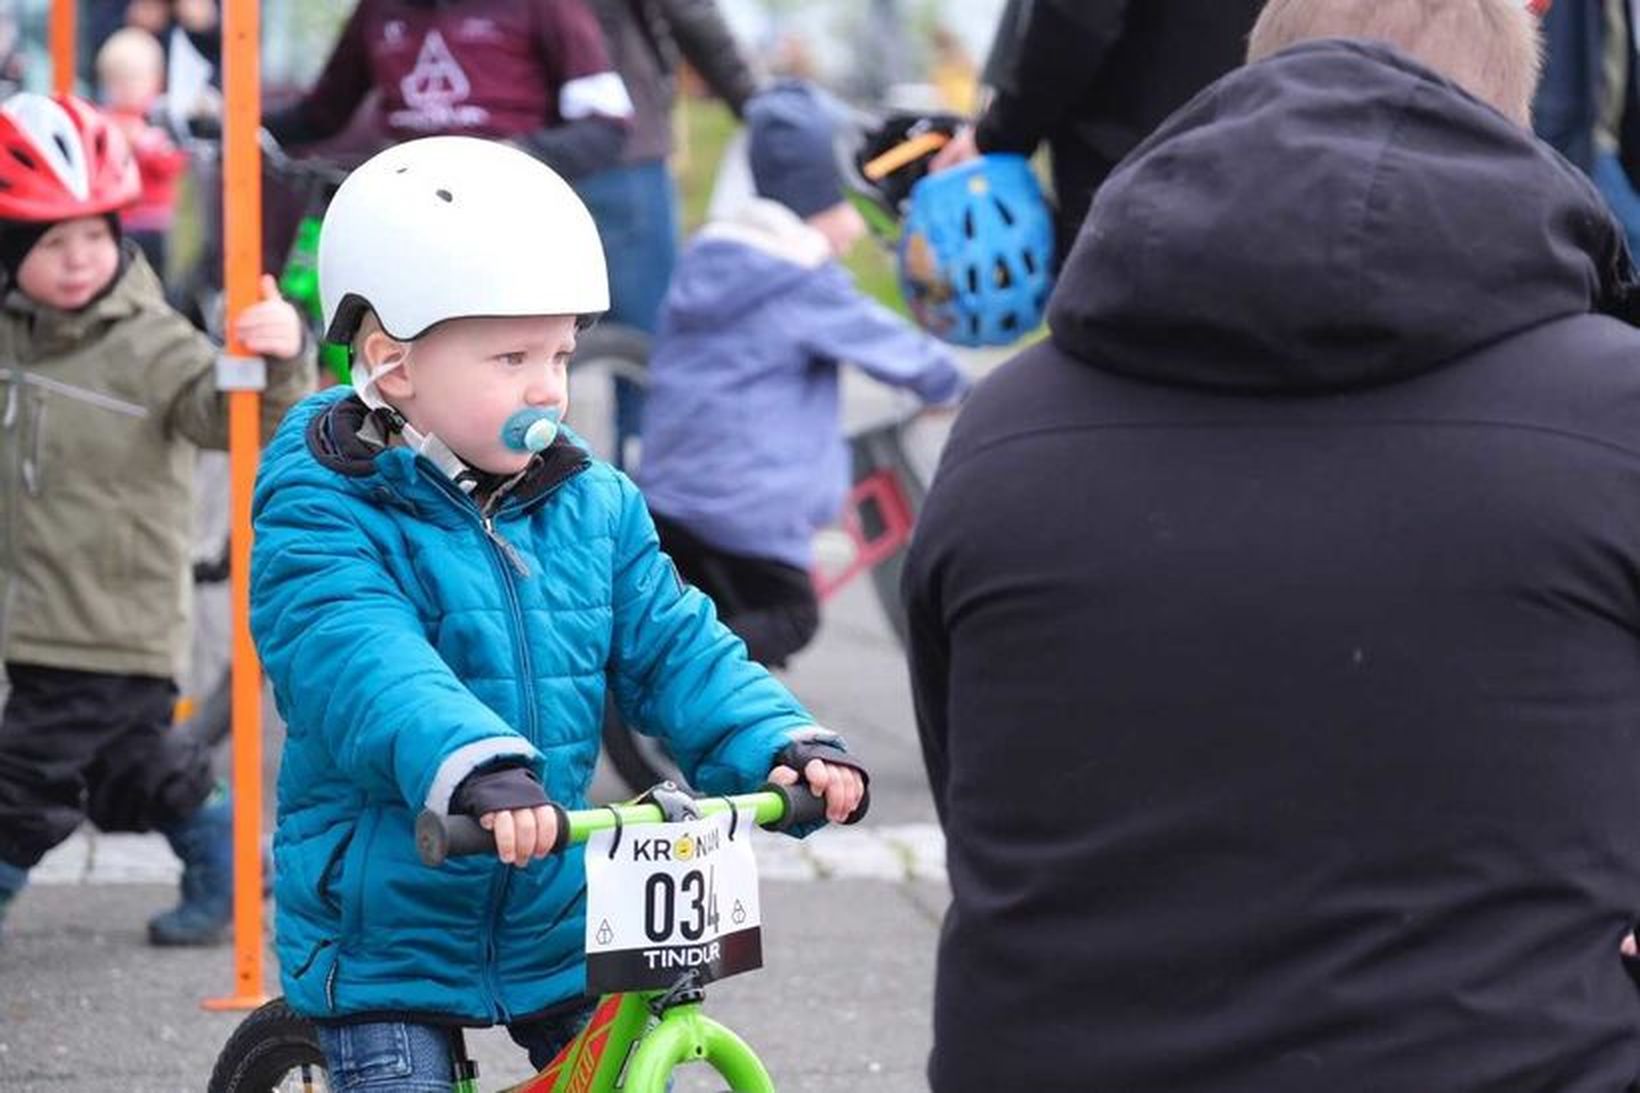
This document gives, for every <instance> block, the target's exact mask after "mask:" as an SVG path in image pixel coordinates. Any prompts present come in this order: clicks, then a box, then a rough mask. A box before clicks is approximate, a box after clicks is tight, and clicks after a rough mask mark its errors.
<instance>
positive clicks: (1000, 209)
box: [991, 198, 1014, 228]
mask: <svg viewBox="0 0 1640 1093" xmlns="http://www.w3.org/2000/svg"><path fill="white" fill-rule="evenodd" d="M991 200H992V201H995V202H996V206H997V215H998V216H1000V217H1002V222H1003V223H1004V224H1006V225H1008V227H1010V228H1011V227H1013V226H1014V214H1013V213H1011V212H1009V211H1008V206H1006V205H1004V204H1003V203H1002V202H1001V201H1000V200H999V199H997V198H992V199H991Z"/></svg>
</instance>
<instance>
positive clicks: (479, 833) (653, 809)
mask: <svg viewBox="0 0 1640 1093" xmlns="http://www.w3.org/2000/svg"><path fill="white" fill-rule="evenodd" d="M695 804H696V806H697V807H698V808H699V809H700V814H701V815H702V816H710V815H713V814H715V813H718V812H726V811H728V810H729V809H731V808H733V809H735V810H736V811H740V810H745V809H750V810H751V811H752V814H753V818H754V819H755V820H756V822H757V824H758V826H759V827H761V828H763V829H764V830H766V831H789V830H791V829H792V828H794V827H798V826H801V825H803V824H812V823H818V822H820V821H822V820H824V819H825V818H826V800H825V798H824V797H816V796H815V795H814V794H813V793H811V792H809V790H808V787H807V786H804V785H801V784H799V785H797V786H777V785H774V784H773V783H770V784H769V785H766V786H765V787H764V788H763V789H762V790H760V791H758V792H757V793H742V794H738V795H736V796H733V797H701V798H698V799H696V801H695ZM549 807H551V808H552V809H553V810H554V811H555V812H556V813H557V816H558V841H557V842H556V843H555V844H554V845H553V848H552V853H554V854H556V853H558V852H559V851H561V850H563V849H564V848H565V847H567V846H578V845H580V844H581V843H584V842H586V840H587V837H588V836H589V835H591V834H592V833H593V832H595V831H605V830H608V829H609V828H612V827H615V826H617V824H619V825H621V826H637V825H643V824H658V823H663V822H665V819H666V816H665V813H664V812H663V811H662V810H661V807H660V806H659V805H654V804H637V805H608V806H606V807H604V808H588V809H580V810H577V811H575V812H566V811H565V810H564V809H562V808H559V807H558V806H557V805H550V806H549ZM416 850H417V852H418V853H419V854H420V855H421V860H422V863H423V864H425V865H430V866H436V865H441V864H443V862H444V860H445V859H446V858H458V857H467V856H471V855H475V854H493V853H495V834H494V832H490V831H486V830H485V829H484V828H482V827H480V826H479V823H478V821H477V820H476V819H474V818H473V817H471V816H441V815H439V814H438V813H436V812H433V811H431V810H427V811H423V812H422V813H421V815H420V816H417V817H416Z"/></svg>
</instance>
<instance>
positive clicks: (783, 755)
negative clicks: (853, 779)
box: [774, 733, 871, 824]
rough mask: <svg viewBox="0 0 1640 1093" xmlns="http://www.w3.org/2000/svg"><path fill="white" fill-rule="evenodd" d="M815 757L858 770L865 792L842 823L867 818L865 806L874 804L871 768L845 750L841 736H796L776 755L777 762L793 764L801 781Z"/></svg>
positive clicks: (855, 821)
mask: <svg viewBox="0 0 1640 1093" xmlns="http://www.w3.org/2000/svg"><path fill="white" fill-rule="evenodd" d="M828 737H829V739H828ZM813 759H818V760H820V761H821V762H823V763H835V764H836V765H837V766H840V767H848V768H849V769H850V770H854V771H858V772H859V774H860V781H862V782H864V783H865V792H864V793H862V794H861V795H860V803H859V805H857V806H856V807H855V809H854V811H853V812H851V813H849V817H848V819H846V820H844V821H843V823H845V824H857V823H859V822H860V821H861V820H863V819H865V816H866V810H867V809H869V808H870V807H871V772H870V771H869V770H867V769H866V767H865V764H864V763H862V762H860V760H859V759H856V758H855V757H854V756H852V755H850V754H849V753H848V752H846V751H844V750H843V742H842V740H841V738H839V737H837V736H835V735H832V734H829V733H828V734H827V735H826V736H823V737H816V738H812V739H807V740H793V741H792V742H791V743H790V744H787V745H786V746H785V747H783V748H781V749H780V754H778V755H776V756H775V757H774V761H775V762H776V763H778V764H780V765H781V766H787V767H790V768H792V769H793V770H795V771H796V772H797V778H798V782H799V784H806V781H805V779H804V777H803V768H804V767H806V766H808V765H809V762H810V760H813Z"/></svg>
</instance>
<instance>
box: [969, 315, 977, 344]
mask: <svg viewBox="0 0 1640 1093" xmlns="http://www.w3.org/2000/svg"><path fill="white" fill-rule="evenodd" d="M968 337H969V338H970V339H972V340H974V341H976V342H977V341H979V316H978V315H970V316H968Z"/></svg>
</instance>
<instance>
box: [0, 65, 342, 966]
mask: <svg viewBox="0 0 1640 1093" xmlns="http://www.w3.org/2000/svg"><path fill="white" fill-rule="evenodd" d="M0 142H3V143H4V144H5V145H6V146H7V147H8V148H9V149H12V150H13V151H12V153H11V154H9V155H6V156H0V268H3V269H4V272H5V275H6V281H5V295H4V299H3V300H0V657H3V659H4V662H5V668H6V675H7V677H8V680H9V683H10V693H9V695H8V696H7V699H6V702H5V707H4V714H3V715H0V917H3V916H4V913H5V909H6V907H7V906H8V905H9V904H10V903H11V902H12V900H13V899H14V898H15V897H16V895H17V893H18V892H19V891H20V890H21V889H22V887H23V884H24V881H25V880H26V878H27V875H28V870H29V869H30V868H31V867H32V866H33V865H34V864H35V863H36V862H38V861H39V860H40V858H41V857H42V856H43V855H44V854H45V853H46V852H47V851H48V850H50V849H51V848H52V847H53V846H55V845H57V844H58V843H60V842H62V841H63V840H64V839H65V838H67V837H68V836H69V835H70V834H71V833H72V832H73V831H74V829H75V828H76V827H77V826H78V825H79V824H80V822H81V821H82V820H83V819H85V818H86V817H88V816H89V817H90V819H91V820H92V821H93V822H95V823H96V824H97V825H98V826H99V827H101V828H103V829H104V830H121V831H144V830H151V829H156V828H157V829H158V830H160V831H162V832H164V834H165V835H166V837H167V838H168V839H169V840H170V842H171V845H172V848H173V849H175V850H176V852H177V854H178V856H179V857H180V858H181V859H182V862H183V876H182V901H181V903H180V905H179V906H178V907H176V908H175V909H174V910H171V911H168V912H166V913H164V914H162V915H159V916H158V917H156V918H154V919H153V920H152V921H151V922H150V923H149V939H150V940H151V941H153V942H154V943H155V944H161V945H165V944H170V945H179V944H208V943H212V942H215V941H217V940H219V939H220V938H221V936H222V934H223V931H224V929H225V927H226V925H227V923H228V919H229V912H230V907H231V903H232V899H231V893H232V882H231V875H232V863H231V856H230V852H229V832H230V826H231V824H230V816H229V810H228V807H227V804H226V801H225V800H223V799H221V796H220V795H219V796H218V798H217V799H216V800H213V801H210V803H208V804H207V799H208V797H209V796H210V794H211V793H212V789H213V786H214V779H213V777H212V774H211V769H210V756H209V755H208V754H207V753H206V752H205V751H204V749H203V748H202V747H200V746H198V745H196V744H189V743H186V742H184V741H182V740H181V739H180V738H179V737H178V735H177V734H176V733H174V732H172V731H170V730H171V717H172V705H173V702H174V700H175V697H176V686H175V683H174V682H173V680H174V676H175V674H176V672H177V669H178V667H179V665H180V664H181V663H182V661H183V658H184V656H185V654H186V650H187V643H188V635H189V625H188V624H189V593H190V590H191V588H192V585H191V583H190V580H189V553H190V551H189V545H190V540H191V528H192V522H193V467H194V456H195V449H196V447H215V448H223V447H226V446H227V413H226V405H225V399H224V397H223V395H222V394H221V393H220V392H219V391H218V390H217V386H216V379H215V361H216V359H217V355H218V350H217V347H216V346H215V345H214V344H212V343H211V342H210V341H209V340H208V339H206V338H205V337H204V336H202V335H200V334H199V333H197V332H196V331H195V330H194V329H193V328H192V327H191V326H190V325H189V324H188V322H187V321H186V320H185V319H183V318H182V317H181V316H180V315H178V314H176V313H175V312H174V311H172V310H171V308H170V307H169V306H168V305H167V304H166V302H165V298H164V294H163V292H162V290H161V286H160V283H159V280H158V278H157V277H156V276H155V275H154V272H153V270H152V269H151V268H149V266H148V263H147V262H146V261H145V260H144V259H143V257H142V256H141V254H140V253H139V252H138V250H137V249H136V247H135V246H133V245H131V243H130V242H129V241H125V240H122V239H121V238H120V228H119V221H118V217H117V213H118V211H119V210H120V209H121V208H122V207H124V206H125V205H127V204H129V203H130V202H131V201H132V200H134V199H135V198H136V197H137V195H138V192H139V181H138V175H137V167H136V162H135V160H134V158H133V156H132V154H131V151H130V148H129V146H128V145H127V143H126V141H125V138H124V137H123V135H122V134H121V133H120V131H119V130H118V128H117V127H116V126H114V125H112V124H110V123H109V122H108V121H107V120H106V119H105V118H104V117H103V116H101V115H100V114H98V113H97V112H95V111H94V110H93V109H92V108H91V107H89V106H87V105H86V104H84V103H82V102H80V101H78V100H76V99H72V98H66V97H58V98H46V97H44V96H40V95H32V94H21V95H16V96H13V97H12V98H11V99H9V100H7V101H6V102H5V104H4V105H0ZM264 295H265V296H267V297H269V298H267V299H264V300H263V302H261V303H259V304H256V305H254V306H252V307H251V308H248V309H247V310H246V311H245V312H244V313H243V314H242V315H241V316H240V317H239V320H238V327H237V331H238V333H239V335H240V338H241V340H242V341H243V342H244V344H245V346H246V347H247V348H249V349H250V350H251V351H252V352H255V353H259V354H261V355H263V356H264V357H267V358H268V359H269V360H270V362H271V367H269V369H268V387H267V391H266V392H265V394H264V397H263V403H262V412H263V424H264V427H265V430H266V431H268V432H271V431H272V426H273V424H274V423H275V422H277V421H278V419H279V417H280V416H281V415H282V414H283V413H284V411H285V410H286V409H288V408H289V407H290V406H291V405H292V404H293V403H294V402H295V401H296V399H297V398H298V397H300V395H301V394H302V393H303V392H304V391H306V390H308V389H310V388H311V386H312V382H313V381H312V368H311V365H310V364H309V363H308V362H307V361H306V360H305V359H301V360H298V359H297V358H299V357H302V356H303V354H302V348H303V334H302V326H301V321H300V319H299V318H298V317H297V315H296V312H295V310H294V309H293V308H291V306H290V305H289V304H287V303H285V302H284V301H282V300H279V299H277V298H276V297H275V296H274V294H273V290H272V284H271V280H269V281H266V282H264Z"/></svg>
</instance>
